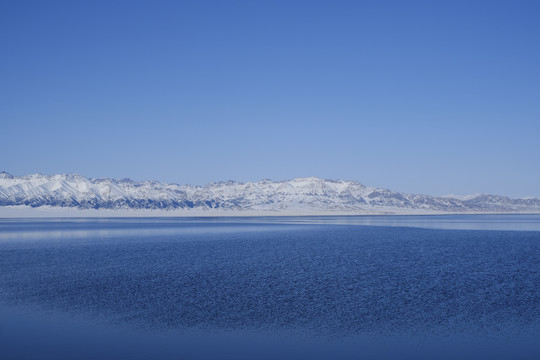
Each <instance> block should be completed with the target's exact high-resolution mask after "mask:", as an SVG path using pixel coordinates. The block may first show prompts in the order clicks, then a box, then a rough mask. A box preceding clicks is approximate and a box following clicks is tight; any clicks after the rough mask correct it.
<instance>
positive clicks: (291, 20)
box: [0, 0, 540, 197]
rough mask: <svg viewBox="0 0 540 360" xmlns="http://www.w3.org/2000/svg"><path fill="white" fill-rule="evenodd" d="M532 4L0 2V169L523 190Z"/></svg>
mask: <svg viewBox="0 0 540 360" xmlns="http://www.w3.org/2000/svg"><path fill="white" fill-rule="evenodd" d="M539 14H540V1H529V2H526V1H516V0H512V1H505V2H498V1H463V2H461V1H446V2H443V1H425V2H424V1H395V2H391V1H291V0H289V1H145V2H143V1H132V0H131V1H110V0H107V1H62V2H59V1H50V0H48V1H15V0H12V1H10V0H4V1H2V2H0V46H1V56H0V98H1V100H0V170H5V171H8V172H10V173H12V174H14V175H25V174H30V173H36V172H40V173H45V174H53V173H65V172H72V173H79V174H82V175H85V176H89V177H115V178H123V177H130V178H133V179H135V180H147V179H156V180H160V181H167V182H175V183H181V184H185V183H186V184H201V185H202V184H205V183H208V182H212V181H218V180H229V179H233V180H239V181H256V180H260V179H264V178H269V179H272V180H284V179H291V178H295V177H303V176H319V177H323V178H332V179H348V180H357V181H360V182H362V183H364V184H366V185H371V186H381V187H386V188H390V189H392V190H395V191H402V192H415V193H425V194H433V195H443V194H450V193H453V194H471V193H479V192H482V193H495V194H503V195H510V196H513V197H523V196H536V197H540V45H539V39H540V21H539V20H538V19H539Z"/></svg>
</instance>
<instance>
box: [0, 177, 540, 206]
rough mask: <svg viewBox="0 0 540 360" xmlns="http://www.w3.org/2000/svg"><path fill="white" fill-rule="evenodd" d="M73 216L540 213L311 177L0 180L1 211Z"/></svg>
mask: <svg viewBox="0 0 540 360" xmlns="http://www.w3.org/2000/svg"><path fill="white" fill-rule="evenodd" d="M13 205H26V206H30V207H40V206H49V207H64V208H77V209H164V210H173V209H201V210H202V209H225V210H272V211H296V210H302V211H315V212H316V211H339V212H351V213H352V212H367V211H369V210H372V209H385V210H386V211H387V212H389V213H392V212H398V213H404V212H407V211H409V210H411V211H416V212H418V211H428V212H439V213H463V212H476V213H496V212H505V213H509V212H510V213H511V212H540V199H535V198H527V199H511V198H508V197H504V196H497V195H477V196H473V197H470V198H468V197H465V198H462V199H458V198H455V197H451V196H445V197H435V196H428V195H416V194H404V193H398V192H393V191H390V190H387V189H381V188H373V187H367V186H364V185H362V184H360V183H358V182H355V181H344V180H325V179H319V178H316V177H309V178H298V179H294V180H288V181H271V180H262V181H259V182H254V183H252V182H247V183H240V182H235V181H228V182H217V183H212V184H208V185H206V186H191V185H177V184H166V183H161V182H158V181H143V182H136V181H133V180H130V179H121V180H115V179H108V178H105V179H94V178H86V177H84V176H80V175H74V174H62V175H50V176H47V175H40V174H34V175H27V176H13V175H10V174H8V173H6V172H0V206H13Z"/></svg>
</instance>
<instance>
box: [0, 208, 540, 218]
mask: <svg viewBox="0 0 540 360" xmlns="http://www.w3.org/2000/svg"><path fill="white" fill-rule="evenodd" d="M538 214H540V212H530V211H527V212H442V211H429V210H416V209H399V208H382V207H380V208H379V207H377V208H375V207H374V208H369V209H363V210H354V211H344V210H309V209H295V210H218V209H210V210H191V209H190V210H187V209H178V210H150V209H120V210H110V209H76V208H62V207H37V208H32V207H30V206H1V207H0V218H115V217H132V218H138V217H141V218H143V217H178V218H186V217H209V218H212V217H261V216H268V217H279V216H418V215H439V216H440V215H538Z"/></svg>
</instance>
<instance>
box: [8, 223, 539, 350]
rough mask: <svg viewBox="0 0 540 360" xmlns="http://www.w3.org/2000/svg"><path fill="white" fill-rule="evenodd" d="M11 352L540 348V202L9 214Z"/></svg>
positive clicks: (9, 328) (9, 339)
mask: <svg viewBox="0 0 540 360" xmlns="http://www.w3.org/2000/svg"><path fill="white" fill-rule="evenodd" d="M0 324H1V325H0V348H1V350H0V358H2V359H9V358H20V359H23V358H35V359H42V358H51V359H53V358H54V359H59V358H66V359H68V358H69V359H71V358H96V357H100V358H106V357H110V358H119V357H123V358H141V359H143V358H158V357H163V358H198V359H206V358H216V359H217V358H246V359H248V358H268V359H274V358H276V359H277V358H280V359H281V358H312V359H315V358H344V359H345V358H362V357H366V358H390V357H395V358H407V357H410V358H419V357H421V356H425V357H426V358H432V357H433V356H437V357H439V358H442V357H446V358H464V357H467V356H469V357H471V358H479V357H486V358H488V357H489V358H495V357H500V358H531V359H534V358H540V346H539V345H538V339H539V338H540V215H454V216H321V217H316V216H313V217H245V218H110V219H39V220H37V219H0Z"/></svg>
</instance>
